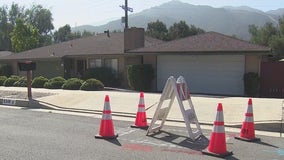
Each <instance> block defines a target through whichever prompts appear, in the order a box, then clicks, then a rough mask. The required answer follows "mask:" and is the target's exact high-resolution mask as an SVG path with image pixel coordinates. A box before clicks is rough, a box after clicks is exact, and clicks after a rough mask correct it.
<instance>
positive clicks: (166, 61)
mask: <svg viewBox="0 0 284 160" xmlns="http://www.w3.org/2000/svg"><path fill="white" fill-rule="evenodd" d="M270 54H271V50H270V48H268V47H264V46H259V45H255V44H251V43H249V42H246V41H242V40H238V39H235V38H232V37H229V36H226V35H223V34H219V33H215V32H208V33H205V34H201V35H197V36H190V37H186V38H183V39H179V40H174V41H170V42H163V41H160V40H157V39H153V38H150V37H147V36H145V37H144V29H141V28H131V29H128V30H126V32H125V33H111V34H110V37H108V36H107V34H99V35H96V36H92V37H88V38H81V39H76V40H72V41H68V42H63V43H60V44H55V45H51V46H46V47H42V48H37V49H33V50H29V51H25V52H21V53H17V54H13V55H9V56H5V57H1V58H0V62H1V61H2V63H3V62H5V63H7V62H9V63H10V64H11V65H13V68H14V72H15V73H18V74H21V73H19V71H18V69H17V63H18V62H19V61H25V60H32V61H35V62H36V64H37V69H36V70H35V71H34V72H33V74H34V76H38V75H43V76H46V77H48V78H52V77H54V76H58V75H61V76H64V77H65V78H70V77H75V76H77V75H78V74H83V73H84V71H86V69H88V68H94V67H100V66H106V67H111V68H113V69H114V70H116V71H117V73H119V74H120V75H121V77H122V87H124V88H127V87H128V82H127V78H126V77H127V75H126V68H127V66H128V65H131V64H152V66H153V68H154V70H155V75H156V78H155V79H154V80H153V85H152V86H153V90H155V91H162V89H163V87H164V85H165V82H166V81H167V78H168V77H169V76H171V75H173V76H175V77H176V78H177V77H178V76H180V75H182V76H184V77H185V78H186V80H187V83H188V85H189V87H190V91H191V92H192V93H203V94H219V95H240V96H241V95H244V85H243V84H244V83H243V76H244V73H247V72H256V73H260V63H261V61H262V60H263V59H265V58H266V57H267V55H270Z"/></svg>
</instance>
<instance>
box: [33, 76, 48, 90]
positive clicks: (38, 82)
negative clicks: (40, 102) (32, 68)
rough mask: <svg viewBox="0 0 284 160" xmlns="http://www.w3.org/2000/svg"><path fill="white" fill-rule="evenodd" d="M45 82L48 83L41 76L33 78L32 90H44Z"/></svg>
mask: <svg viewBox="0 0 284 160" xmlns="http://www.w3.org/2000/svg"><path fill="white" fill-rule="evenodd" d="M46 82H48V79H47V78H45V77H43V76H39V77H35V78H34V79H33V81H32V87H33V88H44V84H45V83H46Z"/></svg>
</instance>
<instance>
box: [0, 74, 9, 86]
mask: <svg viewBox="0 0 284 160" xmlns="http://www.w3.org/2000/svg"><path fill="white" fill-rule="evenodd" d="M6 79H7V77H6V76H0V86H3V84H4V82H5V81H6Z"/></svg>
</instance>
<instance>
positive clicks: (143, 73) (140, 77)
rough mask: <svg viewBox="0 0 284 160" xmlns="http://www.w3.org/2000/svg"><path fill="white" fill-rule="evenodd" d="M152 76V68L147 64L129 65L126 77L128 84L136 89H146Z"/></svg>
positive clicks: (149, 87) (149, 86) (149, 85)
mask: <svg viewBox="0 0 284 160" xmlns="http://www.w3.org/2000/svg"><path fill="white" fill-rule="evenodd" d="M153 78H154V70H153V68H152V66H151V65H149V64H141V65H129V66H128V67H127V79H128V82H129V86H130V87H131V88H132V89H134V90H137V91H148V90H150V89H151V82H152V80H153Z"/></svg>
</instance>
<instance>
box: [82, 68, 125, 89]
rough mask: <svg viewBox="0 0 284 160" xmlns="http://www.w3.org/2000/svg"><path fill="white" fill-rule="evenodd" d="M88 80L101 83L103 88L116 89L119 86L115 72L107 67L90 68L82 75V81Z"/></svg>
mask: <svg viewBox="0 0 284 160" xmlns="http://www.w3.org/2000/svg"><path fill="white" fill-rule="evenodd" d="M90 78H94V79H97V80H99V81H101V82H102V83H103V84H104V85H105V86H108V87H118V86H119V85H120V81H119V78H118V77H117V75H116V73H115V71H114V70H113V69H111V68H107V67H98V68H90V69H88V70H87V71H86V72H85V74H84V75H83V79H84V80H87V79H90Z"/></svg>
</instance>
